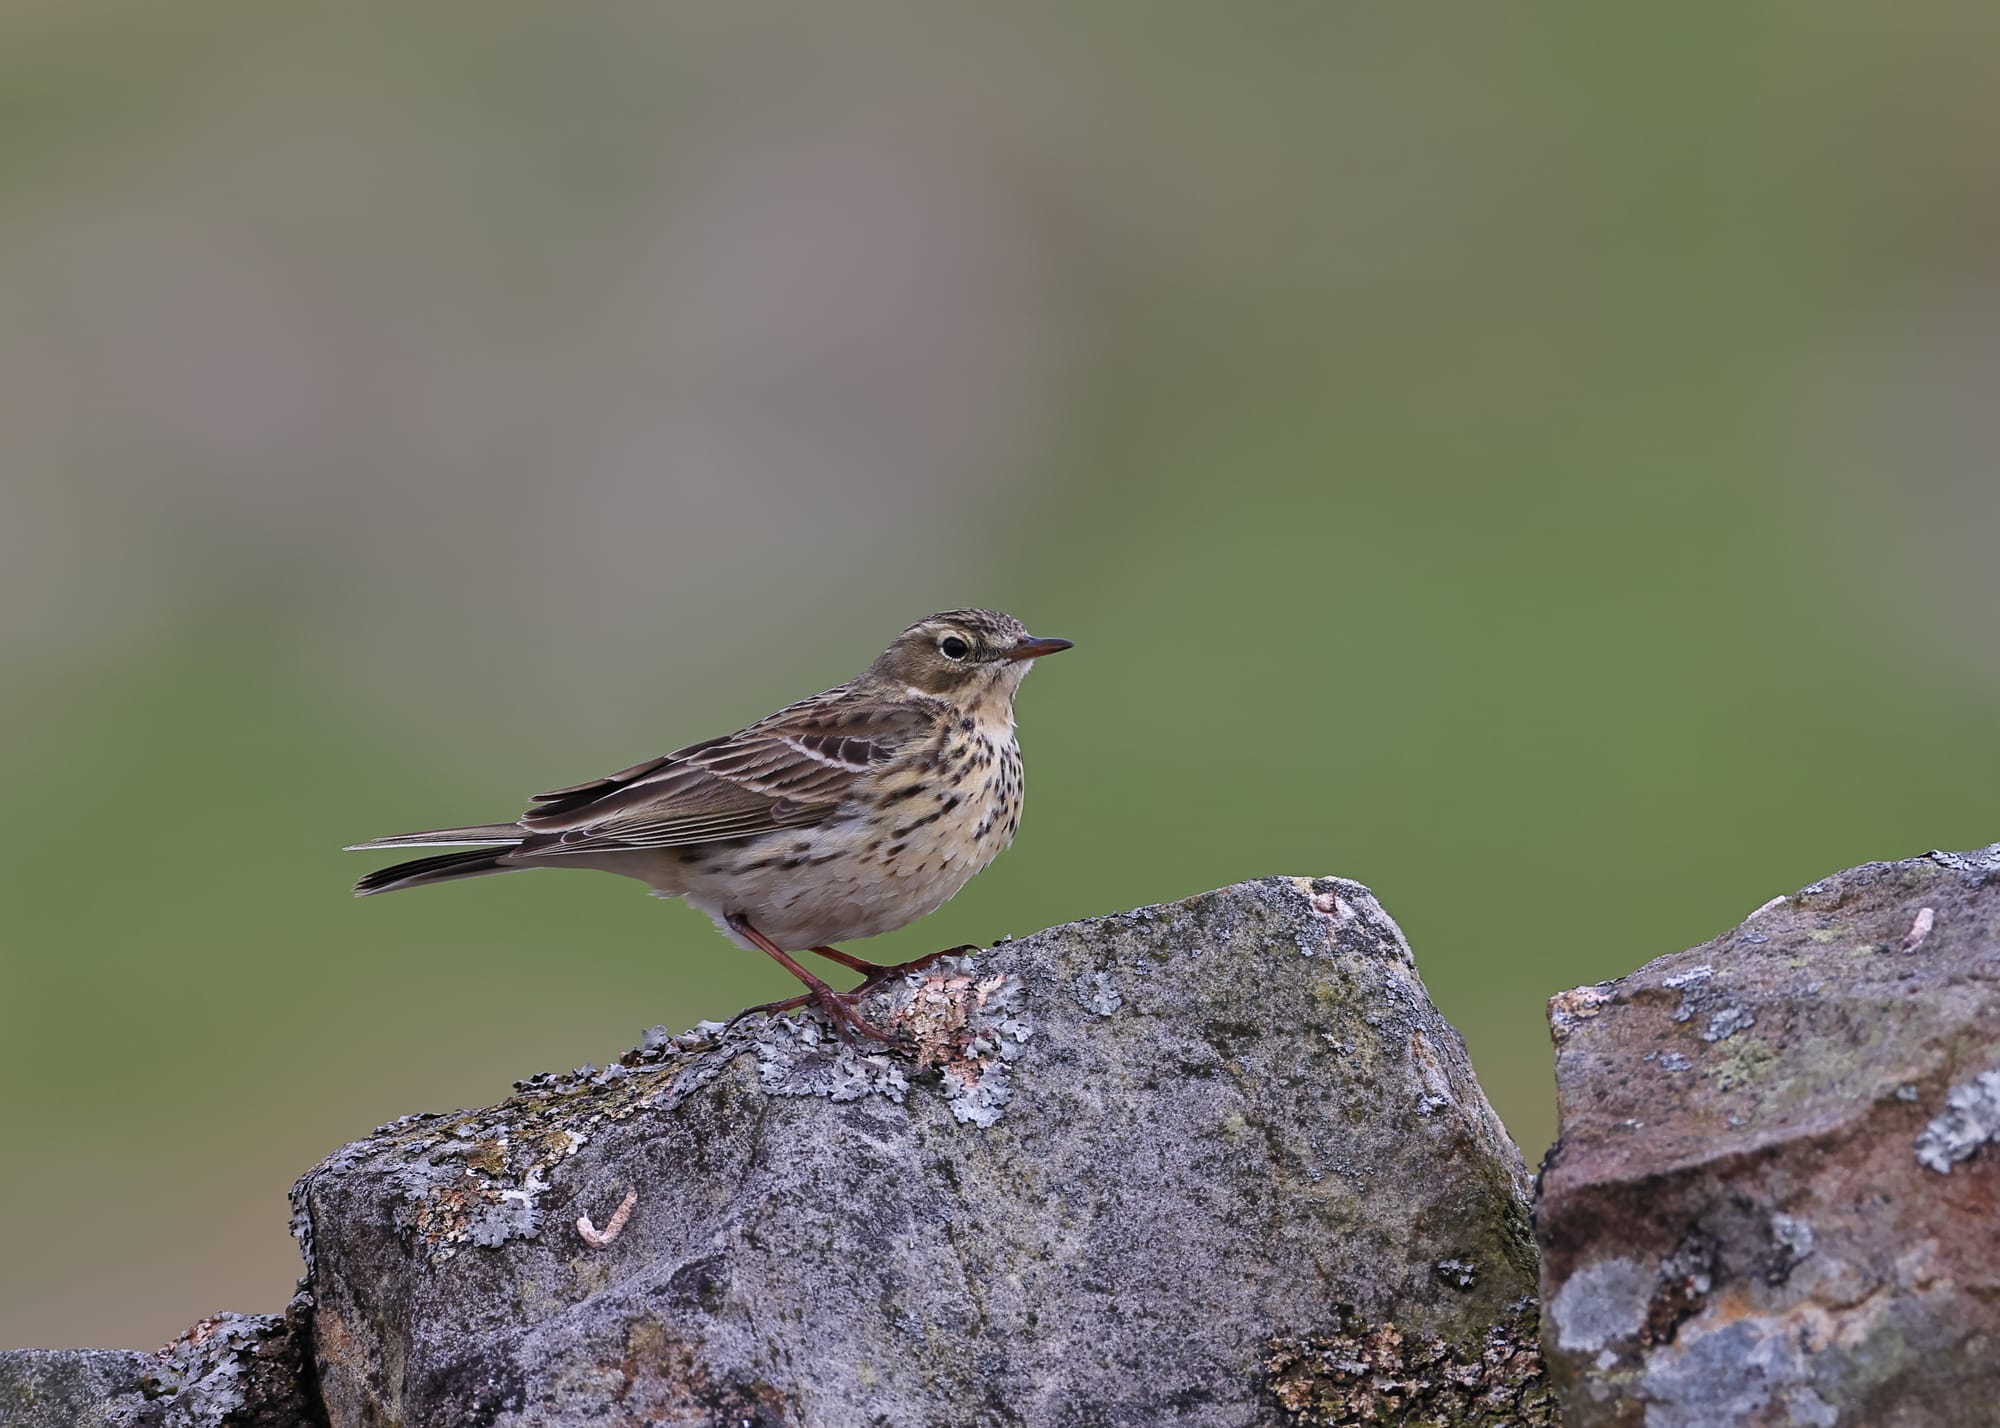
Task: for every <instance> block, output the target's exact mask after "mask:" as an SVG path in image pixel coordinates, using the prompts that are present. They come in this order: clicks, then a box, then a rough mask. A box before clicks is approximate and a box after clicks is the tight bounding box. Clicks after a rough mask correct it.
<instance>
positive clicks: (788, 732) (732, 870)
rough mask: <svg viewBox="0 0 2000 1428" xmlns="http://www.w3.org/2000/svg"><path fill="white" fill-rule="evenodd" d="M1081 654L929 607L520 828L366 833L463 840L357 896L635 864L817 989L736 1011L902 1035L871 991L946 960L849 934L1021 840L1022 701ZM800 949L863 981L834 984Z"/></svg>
mask: <svg viewBox="0 0 2000 1428" xmlns="http://www.w3.org/2000/svg"><path fill="white" fill-rule="evenodd" d="M1070 648H1072V643H1071V641H1069V640H1062V639H1048V638H1040V637H1037V636H1035V635H1031V634H1029V633H1028V628H1027V626H1025V625H1023V624H1022V623H1021V622H1020V621H1019V620H1017V619H1015V618H1014V617H1013V616H1012V615H1006V614H1002V613H1001V612H999V611H997V610H974V609H965V610H946V611H943V612H941V613H939V614H935V615H930V616H927V617H926V618H924V619H921V620H919V621H917V622H916V623H915V624H913V625H911V626H910V627H909V628H907V629H905V630H904V631H903V632H902V634H900V635H898V636H897V637H896V639H895V641H894V642H893V643H892V644H890V646H889V647H888V648H887V649H886V650H884V651H883V652H882V654H881V655H880V656H878V657H877V658H876V659H875V661H874V662H873V663H872V664H870V665H869V666H868V668H867V669H865V670H864V671H862V673H861V674H860V675H859V676H858V677H856V678H854V679H851V680H849V681H848V682H847V683H845V684H839V685H835V686H834V687H833V688H832V689H828V690H825V691H824V692H822V693H819V694H815V695H813V696H811V697H810V698H807V699H801V700H799V701H798V702H797V703H795V704H788V705H786V706H785V707H784V708H783V709H780V710H778V711H777V712H776V713H775V714H771V715H768V716H766V717H765V718H762V719H759V720H758V721H757V722H756V723H754V724H751V725H749V726H747V727H746V728H742V729H739V730H737V731H736V732H735V733H733V734H724V735H722V736H721V737H719V738H713V739H705V740H703V741H702V742H700V743H696V744H688V745H685V746H684V747H681V748H678V749H675V750H674V751H673V752H671V753H667V754H661V755H659V756H658V757H656V758H651V759H647V760H645V761H644V762H643V763H637V764H634V765H632V766H631V767H630V768H627V769H621V770H620V771H619V772H617V773H614V774H609V775H606V776H605V777H603V778H595V779H590V780H587V781H586V782H583V783H577V784H571V785H570V786H569V787H567V788H558V789H554V790H552V791H550V792H548V793H541V794H536V795H535V796H534V797H533V799H532V800H530V802H531V804H532V806H531V807H530V808H529V809H528V810H527V812H525V813H523V814H522V815H521V816H520V817H519V818H518V819H516V820H515V821H514V822H512V823H489V824H480V825H476V826H470V827H461V828H437V829H431V830H428V831H425V832H418V833H402V834H397V835H394V836H392V837H387V838H376V839H371V840H370V841H368V842H365V843H356V844H352V845H350V846H349V848H348V849H347V851H349V852H361V851H375V850H381V849H408V848H437V847H456V848H459V849H461V851H457V852H447V853H436V854H431V855H429V856H426V857H421V858H417V859H414V860H412V861H409V862H403V863H397V864H395V865H393V866H391V867H386V868H382V869H379V870H378V871H376V872H372V873H370V874H368V875H367V876H366V877H364V878H362V879H361V881H360V882H358V883H356V884H355V887H354V892H355V895H356V896H357V897H368V896H372V895H373V894H376V893H384V892H392V891H395V890H398V889H401V888H415V887H426V886H429V885H430V884H432V883H443V882H452V881H455V880H457V879H460V878H473V877H482V876H485V875H487V874H493V873H508V872H518V871H523V870H526V869H529V868H588V869H594V870H598V871H603V872H610V873H619V874H623V875H624V876H626V877H631V878H637V879H638V880H640V881H641V882H643V883H645V884H647V885H648V886H649V887H650V888H651V889H652V892H653V894H654V895H655V896H657V897H665V898H681V899H684V900H685V901H686V902H688V903H689V904H691V905H692V906H694V907H696V908H698V909H699V910H700V911H702V912H704V913H706V914H707V915H708V916H709V917H710V918H711V919H712V920H713V921H714V923H715V925H716V927H717V929H718V930H720V931H721V932H722V933H723V935H724V936H726V937H728V938H729V939H730V940H731V941H733V942H735V943H736V944H737V945H738V946H740V947H743V948H745V949H753V950H756V951H759V952H763V953H764V954H766V955H767V956H769V957H771V958H772V959H773V960H775V961H776V962H777V963H778V964H779V965H780V966H782V967H783V968H784V969H785V970H786V971H787V972H790V973H791V974H792V975H793V976H794V977H796V978H798V979H799V981H800V982H801V983H803V984H804V986H805V988H806V990H805V992H804V993H803V994H802V995H800V996H796V997H792V998H789V999H786V1000H784V1001H779V1002H771V1003H767V1004H765V1005H764V1006H761V1007H752V1008H749V1009H747V1011H745V1012H743V1013H739V1014H738V1015H739V1017H741V1016H745V1015H749V1014H750V1013H752V1012H759V1011H778V1012H785V1011H791V1010H794V1009H797V1008H799V1007H803V1006H806V1005H811V1006H813V1007H815V1008H817V1009H818V1010H819V1011H820V1012H821V1013H822V1014H823V1015H824V1016H826V1018H827V1019H828V1020H829V1021H830V1022H831V1023H832V1026H833V1028H834V1030H835V1031H836V1032H837V1033H838V1034H839V1036H840V1038H841V1040H842V1041H843V1042H846V1043H849V1044H851V1043H852V1041H853V1037H854V1035H856V1034H858V1035H861V1036H864V1037H868V1038H871V1039H873V1040H876V1041H880V1042H885V1043H890V1044H894V1042H895V1041H896V1038H895V1037H893V1036H891V1035H889V1034H888V1033H886V1032H884V1031H883V1030H882V1029H881V1028H879V1027H877V1026H875V1025H874V1024H872V1023H871V1022H869V1021H868V1020H867V1018H866V1017H864V1016H863V1015H862V1014H861V1012H860V1011H859V1010H858V1003H859V1002H860V1000H861V999H862V998H863V997H865V996H866V995H867V994H868V993H870V992H872V991H873V990H874V989H875V988H877V987H879V986H880V985H882V983H883V982H884V981H886V980H888V979H889V978H890V977H892V976H894V975H897V974H899V973H902V972H905V971H909V970H912V969H915V968H918V967H921V966H924V965H927V964H929V963H931V962H933V961H935V960H936V959H937V958H939V957H942V956H945V955H947V954H946V953H943V952H938V953H932V954H931V955H930V956H928V957H922V958H918V959H916V960H915V961H913V962H907V963H900V964H895V965H885V964H881V963H877V962H871V961H868V960H867V959H865V958H861V957H857V956H855V955H853V954H852V953H849V952H845V951H842V950H841V949H840V948H838V947H837V946H835V945H834V944H835V943H839V942H846V941H854V940H857V939H861V938H866V937H874V936H877V935H879V934H881V933H885V932H893V931H895V930H896V929H898V928H900V927H904V926H907V925H908V924H909V923H912V922H914V921H916V920H917V919H918V918H920V917H923V916H925V915H926V914H928V913H931V912H934V911H936V910H937V909H938V908H939V907H941V906H942V905H943V904H944V903H945V902H946V901H947V900H948V899H950V898H951V897H952V896H954V895H955V894H956V893H957V892H958V891H959V889H960V888H962V887H964V886H965V885H966V883H967V882H969V881H971V879H972V877H973V875H974V874H976V873H978V872H980V871H981V870H982V869H984V868H985V867H986V866H987V865H988V864H989V863H991V862H992V861H993V860H994V859H995V858H996V857H998V856H999V855H1000V853H1001V852H1002V851H1003V850H1004V849H1005V848H1006V847H1007V846H1008V845H1009V844H1010V843H1012V841H1013V839H1014V834H1015V832H1016V831H1017V830H1018V829H1019V827H1020V822H1021V801H1022V792H1023V776H1022V764H1021V748H1020V744H1019V742H1018V740H1017V739H1016V737H1015V732H1014V697H1015V694H1016V692H1017V691H1018V690H1019V688H1020V686H1021V681H1022V679H1023V678H1025V677H1026V675H1027V673H1028V671H1029V670H1030V669H1031V668H1032V667H1033V665H1034V662H1035V661H1036V660H1037V659H1040V658H1042V657H1044V656H1047V655H1052V654H1056V653H1058V652H1060V651H1062V650H1066V649H1070ZM962 950H967V949H962V948H952V949H950V951H952V952H957V951H962ZM796 952H812V953H815V954H817V955H819V956H821V957H824V958H826V959H828V960H830V961H833V962H836V963H838V964H839V965H841V966H843V967H846V968H848V969H850V970H851V971H855V972H859V973H862V974H863V977H864V980H863V981H862V982H861V984H860V985H859V986H857V987H855V988H853V989H852V990H850V991H847V992H836V991H835V990H834V989H833V988H832V987H831V986H830V985H829V984H828V983H826V982H825V981H824V980H822V979H821V978H819V977H816V976H814V975H813V973H812V972H811V971H809V970H808V969H807V968H806V967H805V966H803V965H802V964H801V963H800V962H799V961H798V960H797V959H796V958H795V957H794V956H793V955H792V954H793V953H796Z"/></svg>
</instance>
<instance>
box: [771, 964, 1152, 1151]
mask: <svg viewBox="0 0 2000 1428" xmlns="http://www.w3.org/2000/svg"><path fill="white" fill-rule="evenodd" d="M1100 975H1104V976H1106V977H1107V978H1108V974H1100ZM1094 991H1095V995H1096V996H1097V997H1098V998H1099V999H1100V1000H1099V1005H1104V1004H1105V1003H1106V1001H1109V1003H1110V1004H1109V1010H1104V1011H1100V1013H1099V1014H1100V1015H1106V1016H1108V1015H1110V1013H1111V1012H1112V1011H1116V1010H1117V1008H1118V1005H1119V1004H1121V1003H1120V1002H1119V1001H1117V1000H1111V999H1116V998H1117V989H1116V987H1115V986H1111V985H1109V983H1108V981H1107V983H1106V984H1105V985H1103V986H1100V987H1096V988H1095V989H1094ZM1025 996H1026V989H1025V988H1024V987H1023V986H1022V984H1021V979H1020V978H1019V977H1016V976H1012V975H1006V974H998V973H993V974H988V975H986V976H980V975H979V974H978V972H977V971H976V970H975V968H974V966H973V964H972V962H971V961H970V960H969V959H968V958H964V957H948V958H945V959H943V960H942V961H939V962H936V963H934V964H932V965H931V966H929V967H927V968H925V969H924V970H922V971H919V972H911V973H909V974H907V975H906V976H904V977H903V978H902V979H901V980H899V981H898V982H896V983H895V984H894V985H893V986H892V987H891V988H888V989H885V991H884V993H883V996H882V999H881V1001H879V1002H875V1003H872V1004H871V1005H870V1006H869V1008H868V1015H869V1016H870V1017H872V1018H876V1019H878V1020H879V1023H880V1025H881V1026H882V1027H883V1028H884V1029H885V1030H889V1031H894V1032H898V1033H900V1034H901V1035H903V1036H904V1037H906V1038H907V1039H908V1043H909V1044H908V1045H907V1046H904V1047H899V1048H896V1049H894V1050H891V1049H890V1048H887V1047H876V1046H873V1045H861V1044H856V1045H854V1046H847V1045H843V1044H841V1042H840V1041H839V1040H838V1038H836V1037H835V1036H834V1034H833V1033H832V1032H831V1031H830V1030H829V1029H828V1028H827V1027H826V1025H825V1024H824V1023H822V1022H821V1021H820V1020H819V1019H818V1018H817V1017H800V1018H798V1019H797V1020H791V1019H787V1018H783V1017H772V1018H766V1019H764V1020H763V1021H761V1022H758V1023H755V1024H754V1025H753V1026H752V1027H751V1028H750V1030H749V1035H750V1044H751V1045H752V1046H753V1047H754V1049H755V1051H756V1054H757V1076H758V1079H759V1081H760V1082H761V1083H762V1084H763V1087H764V1089H765V1090H766V1091H768V1092H770V1093H771V1094H773V1095H779V1096H825V1097H827V1098H829V1099H830V1100H835V1101H853V1100H859V1099H860V1098H861V1097H863V1096H871V1095H878V1096H883V1097H886V1098H887V1099H889V1100H891V1101H893V1102H895V1103H896V1104H898V1105H900V1104H902V1102H903V1098H904V1096H905V1095H906V1094H907V1093H908V1091H909V1087H910V1072H909V1069H908V1068H909V1065H910V1062H911V1061H912V1060H914V1061H915V1063H916V1068H917V1069H918V1070H919V1071H921V1070H928V1069H931V1068H936V1070H937V1071H938V1074H939V1080H940V1083H941V1085H942V1087H943V1090H944V1095H945V1099H946V1100H947V1101H949V1102H950V1103H951V1110H952V1114H953V1115H954V1116H956V1117H957V1118H958V1119H959V1120H961V1121H963V1122H966V1123H968V1124H971V1125H979V1126H989V1125H992V1124H993V1123H994V1122H995V1121H996V1120H998V1119H999V1118H1000V1111H1001V1108H1002V1107H1004V1106H1005V1105H1006V1104H1007V1102H1008V1100H1009V1099H1010V1098H1011V1097H1012V1095H1013V1093H1012V1091H1011V1090H1009V1089H1008V1086H1007V1063H1008V1062H1010V1061H1012V1060H1014V1059H1015V1058H1016V1057H1017V1056H1019V1055H1020V1054H1021V1052H1022V1050H1023V1049H1024V1048H1025V1047H1026V1045H1027V1042H1028V1038H1029V1037H1030V1036H1032V1035H1033V1034H1034V1027H1033V1024H1032V1022H1031V1020H1030V1018H1029V1017H1028V1015H1027V1013H1026V1012H1025V1010H1024V1009H1023V1006H1022V1003H1023V1001H1024V999H1025ZM1096 1009H1097V1008H1095V1007H1093V1010H1096Z"/></svg>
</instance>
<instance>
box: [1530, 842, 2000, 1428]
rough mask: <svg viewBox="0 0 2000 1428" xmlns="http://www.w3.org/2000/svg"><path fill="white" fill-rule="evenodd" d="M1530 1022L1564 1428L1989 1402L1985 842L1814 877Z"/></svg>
mask: <svg viewBox="0 0 2000 1428" xmlns="http://www.w3.org/2000/svg"><path fill="white" fill-rule="evenodd" d="M1549 1019H1550V1023H1551V1025H1552V1028H1553V1031H1554V1036H1555V1043H1556V1083H1557V1093H1558V1097H1559V1103H1560V1104H1559V1114H1560V1117H1561V1122H1560V1124H1561V1137H1560V1139H1559V1141H1558V1143H1557V1145H1556V1147H1555V1149H1554V1150H1552V1151H1551V1152H1550V1154H1549V1157H1548V1160H1547V1161H1546V1162H1545V1164H1544V1166H1543V1170H1542V1176H1541V1180H1540V1185H1539V1199H1538V1204H1537V1210H1536V1215H1537V1228H1538V1232H1539V1238H1540V1240H1541V1247H1542V1287H1543V1293H1544V1304H1545V1306H1546V1307H1545V1311H1544V1340H1545V1345H1546V1347H1547V1349H1548V1352H1549V1363H1550V1371H1551V1374H1552V1376H1553V1377H1554V1378H1555V1379H1556V1381H1557V1384H1558V1386H1559V1388H1560V1389H1561V1392H1562V1394H1563V1399H1564V1410H1565V1421H1566V1422H1568V1423H1569V1424H1571V1425H1572V1428H1591V1425H1606V1424H1618V1425H1628V1424H1629V1425H1640V1424H1643V1425H1645V1428H1709V1425H1716V1424H1725V1423H1727V1424H1751V1425H1754V1424H1784V1425H1811V1428H1830V1425H1836V1424H1839V1425H1850V1424H1851V1425H1865V1426H1866V1428H1918V1425H1923V1428H1950V1426H1951V1425H1960V1424H1963V1425H1968V1428H1969V1426H1970V1425H1975V1424H1977V1425H1989V1424H1992V1423H1993V1422H1995V1421H1996V1418H1995V1415H1996V1411H2000V1410H1996V1408H1995V1404H1996V1403H2000V1352H1996V1351H1997V1350H2000V1145H1995V1144H1993V1142H1994V1141H1995V1139H1996V1136H2000V844H1996V845H1994V846H1993V847H1991V848H1988V849H1985V850H1983V851H1981V852H1975V853H1933V854H1931V855H1929V856H1928V857H1922V858H1912V859H1910V860H1908V861H1906V862H1900V863H1871V864H1868V865H1867V866H1865V867H1860V868H1856V869H1853V870H1852V871H1850V872H1845V873H1841V874H1840V875H1838V876H1836V877H1832V878H1828V879H1826V880H1824V881H1823V882H1818V883H1814V884H1813V885H1812V886H1811V887H1808V888H1805V889H1803V890H1802V891H1800V892H1798V893H1796V894H1794V895H1793V896H1791V897H1789V898H1783V899H1778V900H1776V901H1774V902H1772V903H1770V904H1767V905H1766V906H1765V907H1763V908H1760V909H1758V911H1757V912H1755V913H1753V914H1752V915H1751V916H1750V918H1749V919H1748V920H1746V921H1745V922H1744V923H1743V925H1742V926H1740V927H1738V928H1737V929H1736V930H1735V931H1733V932H1730V933H1727V934H1725V935H1724V936H1722V937H1719V938H1717V939H1715V940H1714V941H1713V942H1709V943H1707V944H1705V945H1703V946H1701V947H1697V948H1694V949H1693V950H1692V951H1688V952H1683V953H1679V954H1677V955H1675V956H1672V957H1665V958H1662V959H1661V960H1659V961H1657V962H1653V963H1651V964H1649V965H1647V966H1646V967H1643V968H1641V969H1640V970H1639V971H1637V972H1634V973H1633V974H1632V975H1630V976H1628V977H1624V978H1621V979H1619V980H1617V981H1614V982H1605V983H1600V984H1599V985H1597V986H1594V987H1581V988H1578V989H1577V990H1575V991H1571V992H1566V993H1564V994H1562V995H1561V996H1558V997H1556V998H1555V999H1554V1000H1553V1001H1552V1002H1551V1003H1550V1008H1549Z"/></svg>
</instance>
